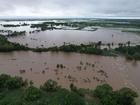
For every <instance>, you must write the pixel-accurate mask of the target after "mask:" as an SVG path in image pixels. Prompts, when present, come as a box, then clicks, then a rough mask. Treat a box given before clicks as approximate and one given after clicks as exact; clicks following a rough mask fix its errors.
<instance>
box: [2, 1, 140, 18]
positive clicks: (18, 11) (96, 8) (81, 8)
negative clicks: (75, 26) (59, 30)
mask: <svg viewBox="0 0 140 105" xmlns="http://www.w3.org/2000/svg"><path fill="white" fill-rule="evenodd" d="M0 16H37V17H38V16H45V17H86V18H87V17H140V0H0Z"/></svg>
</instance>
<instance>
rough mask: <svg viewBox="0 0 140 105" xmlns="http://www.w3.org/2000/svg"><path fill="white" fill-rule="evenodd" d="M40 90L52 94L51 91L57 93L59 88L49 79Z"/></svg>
mask: <svg viewBox="0 0 140 105" xmlns="http://www.w3.org/2000/svg"><path fill="white" fill-rule="evenodd" d="M40 88H41V89H42V90H44V91H46V92H53V91H57V90H58V89H59V88H60V86H58V84H57V82H56V81H53V80H51V79H50V80H48V81H46V82H45V83H44V85H43V86H41V87H40Z"/></svg>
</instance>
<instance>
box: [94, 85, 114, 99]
mask: <svg viewBox="0 0 140 105" xmlns="http://www.w3.org/2000/svg"><path fill="white" fill-rule="evenodd" d="M111 93H112V87H111V86H109V85H108V84H103V85H101V86H97V87H96V89H95V90H94V92H93V95H94V96H95V97H98V98H103V97H105V96H106V95H110V94H111Z"/></svg>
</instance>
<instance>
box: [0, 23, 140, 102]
mask: <svg viewBox="0 0 140 105" xmlns="http://www.w3.org/2000/svg"><path fill="white" fill-rule="evenodd" d="M116 21H117V20H116ZM43 22H45V21H13V22H11V21H10V22H1V23H0V24H1V26H0V28H1V34H2V35H4V36H6V37H7V39H8V41H10V42H12V43H13V44H11V43H10V42H6V43H8V44H4V43H2V42H0V44H1V46H0V48H1V50H3V49H2V48H4V47H6V48H7V49H11V51H13V52H8V51H7V50H6V51H7V52H6V53H5V52H0V74H3V73H4V74H10V75H12V76H21V77H23V78H24V79H28V80H32V81H33V82H34V85H35V86H36V87H39V86H40V85H42V84H43V83H44V82H45V81H46V80H48V79H52V80H55V81H57V82H58V84H60V85H61V86H62V87H65V88H67V89H68V88H69V85H70V84H71V83H74V84H75V85H76V87H78V88H85V89H88V88H89V89H93V88H95V87H96V86H98V85H101V84H105V83H108V84H110V85H111V86H112V87H113V88H114V89H120V88H122V87H129V88H131V89H133V90H135V91H137V92H138V94H140V84H139V79H140V77H139V73H140V71H139V70H140V62H139V61H136V60H139V58H140V56H139V54H140V51H139V47H136V48H135V46H136V45H140V36H139V35H138V33H135V32H134V33H132V32H129V31H127V32H123V31H122V29H124V28H125V29H128V28H129V29H130V28H131V30H132V29H136V28H139V25H137V24H134V22H135V21H130V23H131V24H132V23H133V24H132V25H127V26H128V27H127V26H125V24H124V23H123V24H122V25H121V23H112V22H109V23H108V22H107V23H106V24H112V26H110V25H108V26H107V25H106V24H105V23H103V24H101V23H100V24H99V22H98V21H96V22H93V23H94V24H95V23H96V24H95V25H94V26H93V23H92V24H89V23H90V22H91V20H90V22H87V24H85V23H86V22H84V23H83V22H81V23H76V22H71V21H70V22H69V21H68V20H57V22H56V23H54V20H53V22H52V20H49V23H48V22H47V23H43ZM102 22H103V21H102ZM42 23H43V24H42ZM68 23H69V24H68ZM70 23H71V24H70ZM97 23H98V24H97ZM47 24H51V25H47ZM127 24H128V23H127ZM131 26H132V27H131ZM120 27H121V28H120ZM99 42H100V46H94V45H96V43H98V44H99ZM15 43H18V44H15ZM19 44H20V45H24V46H20V45H19ZM71 44H73V45H77V46H78V47H76V48H78V49H76V48H75V47H74V49H73V50H72V48H73V47H69V45H71ZM80 44H83V45H80ZM88 44H89V45H93V46H94V47H95V48H96V47H97V49H95V48H94V47H92V46H89V45H88ZM63 45H65V46H66V49H64V48H59V51H54V50H56V49H53V51H52V50H48V49H47V50H48V51H47V52H44V51H43V52H42V51H38V52H34V51H35V49H39V50H40V49H41V50H44V49H45V50H46V48H49V47H54V48H56V46H57V47H62V46H63ZM85 45H88V47H87V46H86V47H85ZM9 46H12V47H9ZM25 46H26V47H25ZM81 46H82V47H81ZM83 46H84V47H83ZM121 46H122V47H123V48H122V49H121V48H120V49H117V50H114V49H115V48H118V47H121ZM129 46H132V47H133V48H129ZM15 47H16V48H15ZM68 48H71V49H68ZM89 48H90V49H89ZM93 48H94V49H93ZM104 48H105V50H103V49H104ZM98 49H101V50H103V51H104V52H103V53H101V54H97V53H96V52H95V51H96V50H98ZM17 50H18V51H17ZM19 50H20V51H19ZM128 50H129V51H128ZM132 50H133V51H132ZM81 51H83V52H81ZM105 51H106V52H105ZM110 51H111V54H110ZM89 52H90V53H91V54H90V55H89ZM108 53H109V54H108ZM112 53H113V54H115V55H117V56H102V55H112ZM95 54H96V55H95ZM124 55H125V56H126V57H128V58H129V59H130V58H131V59H133V58H134V59H135V60H127V59H125V56H124ZM132 57H133V58H132ZM137 58H138V59H137ZM11 94H12V93H11ZM137 102H138V103H139V102H140V100H139V99H138V100H137Z"/></svg>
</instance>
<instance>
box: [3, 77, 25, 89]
mask: <svg viewBox="0 0 140 105" xmlns="http://www.w3.org/2000/svg"><path fill="white" fill-rule="evenodd" d="M5 85H6V88H8V89H17V88H21V87H22V86H24V81H23V79H22V78H21V77H13V78H10V79H8V80H7V81H6V83H5Z"/></svg>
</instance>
